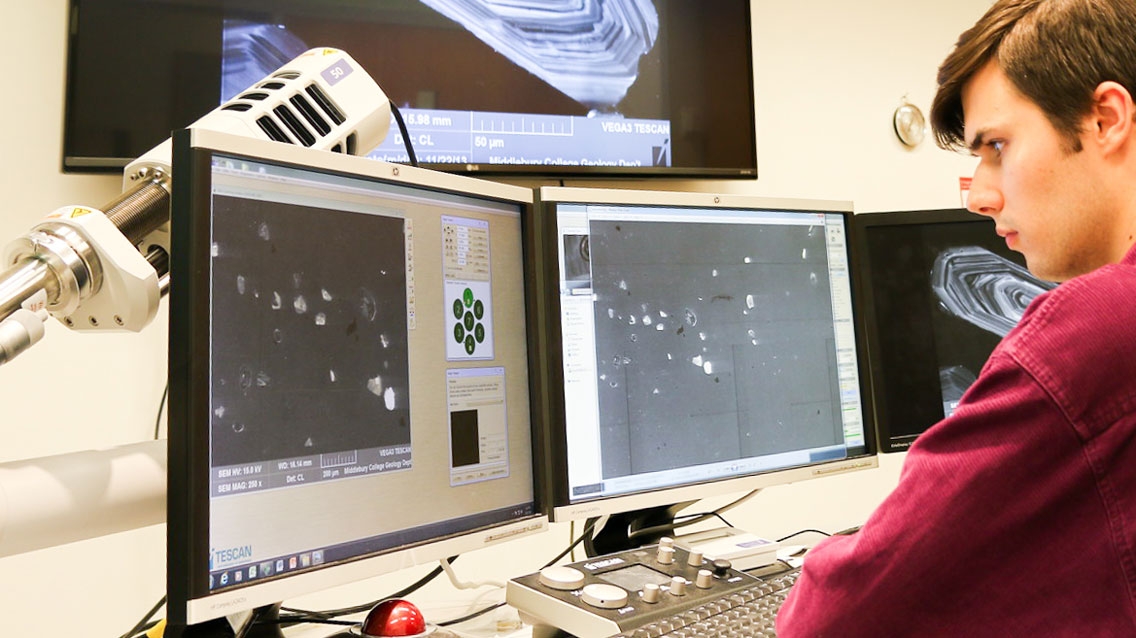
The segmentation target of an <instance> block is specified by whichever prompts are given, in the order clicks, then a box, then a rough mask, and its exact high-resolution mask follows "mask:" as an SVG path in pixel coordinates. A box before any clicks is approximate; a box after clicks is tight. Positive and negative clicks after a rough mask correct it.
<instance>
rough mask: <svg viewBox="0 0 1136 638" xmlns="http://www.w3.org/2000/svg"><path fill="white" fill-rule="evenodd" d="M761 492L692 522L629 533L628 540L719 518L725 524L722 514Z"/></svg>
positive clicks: (695, 518) (698, 517)
mask: <svg viewBox="0 0 1136 638" xmlns="http://www.w3.org/2000/svg"><path fill="white" fill-rule="evenodd" d="M759 492H761V490H759V489H758V490H753V491H750V492H748V493H746V494H745V495H744V496H742V497H741V498H739V499H737V500H736V501H733V502H731V503H727V504H725V505H723V506H722V507H719V508H718V509H716V510H714V511H712V512H709V513H707V514H695V515H692V516H693V518H691V519H690V520H687V521H682V522H680V523H668V524H666V525H655V526H653V527H644V528H642V529H637V530H634V531H631V532H628V533H627V539H628V540H634V539H636V538H641V537H643V536H651V535H655V534H662V533H666V532H673V531H675V530H677V529H679V528H681V527H688V526H690V525H694V524H696V523H701V522H703V521H705V520H708V519H711V518H715V517H717V518H719V519H721V520H722V521H723V522H725V520H726V519H724V518H722V516H721V514H722V512H728V511H730V510H732V509H734V508H735V507H737V506H739V505H741V504H742V503H745V502H746V501H748V500H749V499H751V498H753V497H754V496H757V494H758V493H759ZM726 524H727V525H729V523H726ZM731 527H732V525H731Z"/></svg>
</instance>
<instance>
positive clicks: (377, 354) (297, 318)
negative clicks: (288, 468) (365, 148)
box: [212, 196, 410, 466]
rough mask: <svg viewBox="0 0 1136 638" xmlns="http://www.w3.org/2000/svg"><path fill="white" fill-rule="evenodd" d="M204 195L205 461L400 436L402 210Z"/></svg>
mask: <svg viewBox="0 0 1136 638" xmlns="http://www.w3.org/2000/svg"><path fill="white" fill-rule="evenodd" d="M215 201H216V212H217V214H216V216H215V217H214V228H213V233H214V234H213V237H214V244H213V268H214V273H213V282H212V286H213V299H214V304H213V309H212V313H213V326H214V331H213V335H212V339H213V361H212V369H213V388H212V396H213V415H212V419H213V426H212V432H213V434H212V436H213V444H212V450H213V459H212V462H213V465H214V466H223V465H234V464H239V463H248V462H252V461H265V460H272V459H284V458H294V457H302V456H309V455H316V454H329V453H334V452H340V451H355V450H361V449H370V448H379V447H389V446H396V445H407V446H408V445H409V444H410V404H409V394H408V392H409V368H408V362H407V357H408V353H407V307H406V250H405V247H404V234H403V220H402V219H399V218H394V217H383V216H379V215H370V214H361V213H346V212H334V213H331V212H329V211H327V210H326V209H319V208H309V207H306V206H300V205H291V204H283V203H265V202H260V201H257V200H254V199H245V198H232V197H225V196H217V197H216V200H215ZM361 254H365V255H369V256H370V260H369V263H368V267H367V268H362V269H361V268H359V267H358V265H359V260H358V255H361Z"/></svg>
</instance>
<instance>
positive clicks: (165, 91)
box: [63, 0, 757, 178]
mask: <svg viewBox="0 0 1136 638" xmlns="http://www.w3.org/2000/svg"><path fill="white" fill-rule="evenodd" d="M749 5H750V2H749V0H714V1H713V2H705V1H702V0H573V1H571V2H563V1H558V2H548V1H546V0H539V1H538V0H517V1H514V2H508V3H502V2H492V1H490V0H370V1H360V0H71V11H70V38H69V50H68V73H67V103H66V115H65V129H64V148H63V167H64V170H67V171H98V170H118V169H120V168H121V167H122V166H124V165H126V164H127V163H128V162H129V161H131V160H133V159H134V158H136V157H138V156H139V155H141V154H143V153H145V152H146V151H148V150H149V149H150V148H152V147H153V146H155V145H156V144H158V143H159V142H161V141H162V140H164V139H166V137H168V136H169V132H170V131H171V130H173V129H177V128H180V127H183V126H186V125H188V124H189V123H191V122H192V121H193V120H195V119H197V118H198V117H200V116H201V115H204V114H205V113H207V112H209V111H210V110H212V109H213V108H215V107H217V106H218V105H219V104H221V103H223V102H225V101H226V100H228V99H230V98H232V97H235V96H236V95H237V94H239V93H240V92H242V91H244V90H245V89H246V88H248V87H250V86H251V85H253V84H254V83H256V82H258V81H259V80H261V79H262V78H264V77H265V76H266V75H267V74H268V73H270V72H272V71H275V70H276V69H277V68H279V67H280V66H281V65H282V64H284V63H285V62H287V61H288V60H291V59H292V58H293V57H295V56H296V55H298V54H299V53H302V52H303V51H305V50H307V49H309V48H313V47H320V46H328V47H336V48H340V49H343V50H345V51H347V52H348V53H350V54H351V56H352V57H353V58H355V60H356V61H357V62H358V63H359V64H361V65H362V66H364V68H365V70H366V71H367V72H368V73H369V74H370V75H371V76H372V77H373V78H375V80H376V82H378V84H379V86H381V87H382V88H383V90H384V91H385V92H386V93H387V95H388V96H389V97H390V98H391V100H392V101H393V102H394V103H395V105H396V106H398V108H399V110H400V111H401V113H402V114H403V117H404V119H405V120H406V125H407V129H408V134H409V138H410V141H411V143H412V145H413V148H414V151H415V154H416V155H417V157H418V160H419V162H420V164H421V165H423V166H427V167H429V168H434V169H439V170H445V171H451V172H461V173H470V174H483V175H504V176H518V177H528V176H549V177H553V178H564V177H570V176H582V177H600V176H614V177H646V176H662V177H748V178H754V177H756V176H757V150H756V142H755V138H754V84H753V65H752V41H751V27H750V6H749ZM372 156H373V157H376V158H379V159H384V160H388V161H396V162H397V161H402V162H405V161H408V154H407V152H406V149H405V147H404V144H403V139H402V135H401V134H400V133H399V132H398V128H397V127H392V128H391V133H390V135H388V138H387V140H386V141H385V142H384V143H383V144H382V145H381V146H380V147H379V148H378V149H376V151H374V152H373V153H372Z"/></svg>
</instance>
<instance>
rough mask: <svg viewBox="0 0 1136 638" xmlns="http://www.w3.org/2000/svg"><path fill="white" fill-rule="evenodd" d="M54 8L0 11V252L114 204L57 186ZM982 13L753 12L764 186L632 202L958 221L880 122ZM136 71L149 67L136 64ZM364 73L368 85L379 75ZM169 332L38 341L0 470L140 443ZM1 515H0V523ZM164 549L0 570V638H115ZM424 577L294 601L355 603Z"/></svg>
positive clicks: (74, 187)
mask: <svg viewBox="0 0 1136 638" xmlns="http://www.w3.org/2000/svg"><path fill="white" fill-rule="evenodd" d="M66 4H67V3H66V0H42V1H40V2H5V3H4V7H3V8H2V9H0V42H4V43H5V45H6V52H7V59H8V72H7V73H6V74H5V75H6V80H7V81H6V83H5V84H6V87H5V90H4V92H3V94H4V99H3V100H2V101H0V116H2V118H0V121H2V122H3V128H2V129H0V185H2V186H3V188H2V190H0V193H2V202H0V242H3V243H6V242H7V241H8V240H9V239H13V238H15V237H17V236H19V235H22V234H23V233H24V232H26V231H27V230H28V229H29V228H30V227H31V226H32V225H33V224H34V223H36V222H37V221H38V220H39V218H41V217H42V216H44V215H45V214H47V213H48V212H50V211H52V210H54V209H55V208H58V207H60V206H63V205H66V204H77V203H82V204H87V205H94V206H98V205H101V204H105V203H106V202H108V201H110V200H111V199H112V198H113V197H114V196H115V195H117V194H118V192H119V181H120V179H119V177H117V176H82V175H64V174H62V172H61V171H60V148H61V136H62V133H61V128H62V124H61V123H62V117H63V88H64V87H63V82H64V69H65V55H66V52H65V51H66V24H67V20H66V11H67V7H66ZM988 6H989V0H957V1H956V2H935V1H932V0H922V1H920V2H915V3H912V2H910V1H904V0H865V1H864V2H856V3H850V2H845V1H844V0H803V1H801V2H779V3H772V2H761V1H760V0H754V26H755V29H754V33H755V36H754V39H755V47H756V56H755V57H756V63H755V73H756V76H757V91H758V101H757V113H756V117H757V123H758V125H757V133H758V159H759V172H760V178H759V179H758V180H757V181H756V182H753V181H745V182H732V181H731V182H725V181H710V182H702V183H686V184H674V183H648V184H639V186H642V187H660V188H692V189H699V190H711V191H713V190H719V191H730V192H747V193H754V194H759V195H767V196H776V197H807V198H819V199H839V200H852V201H853V202H854V203H855V205H856V209H857V211H880V210H900V209H921V208H947V207H954V206H958V204H959V194H958V177H959V176H962V175H969V173H970V171H971V170H972V167H973V162H972V161H971V160H970V159H969V158H966V157H960V156H956V155H952V154H950V153H947V152H944V151H941V150H938V149H937V148H935V147H934V144H933V143H932V142H930V141H929V140H928V141H927V142H925V143H924V144H923V145H922V146H920V147H919V148H917V149H915V150H908V149H906V148H904V147H903V146H902V145H901V144H900V143H899V142H898V141H897V140H896V138H895V136H894V134H893V133H892V130H891V114H892V111H893V110H894V109H895V107H896V106H898V105H899V103H900V101H901V99H902V98H903V97H904V96H905V95H906V96H908V99H909V100H910V101H911V102H913V103H914V104H916V105H918V106H920V107H921V108H923V109H924V111H926V110H927V109H928V108H929V103H930V99H931V96H932V94H933V91H934V87H935V83H934V78H935V73H936V69H937V66H938V63H939V62H940V61H941V59H942V57H943V56H944V55H945V54H946V53H947V52H948V51H949V49H950V47H951V46H952V45H953V43H954V41H955V39H956V37H957V35H958V34H959V33H960V32H961V31H962V30H963V29H965V28H966V27H968V26H969V25H970V24H971V23H972V22H973V21H974V20H975V19H976V18H977V17H978V16H979V15H981V13H982V12H983V11H985V9H986V8H987V7H988ZM123 45H124V46H126V43H124V44H123ZM138 60H139V64H145V52H144V51H139V52H138ZM368 71H370V72H371V73H372V75H374V76H375V78H376V79H377V81H378V82H379V83H380V85H381V84H382V70H381V69H368ZM129 72H130V71H129V70H128V69H124V70H123V73H129ZM144 89H145V87H139V90H144ZM579 184H584V182H579ZM606 184H609V185H610V182H606ZM165 322H166V315H165V313H164V311H163V312H162V313H161V314H160V315H159V317H158V320H157V321H156V322H155V323H154V324H153V325H152V326H151V327H149V328H148V329H147V330H145V331H144V332H143V333H142V334H138V335H83V334H74V333H71V332H69V331H68V330H67V329H65V328H63V327H62V326H61V325H59V324H54V323H53V324H52V325H51V326H49V329H48V335H47V338H46V339H45V340H44V342H43V343H41V344H39V345H38V346H36V347H35V348H33V349H32V350H31V351H30V352H29V353H26V354H24V355H23V356H22V357H21V358H20V359H18V360H17V361H16V362H15V363H13V364H10V365H8V366H6V367H3V368H0V462H3V461H11V460H17V459H27V458H32V457H37V456H44V455H52V454H59V453H63V452H69V451H75V450H84V449H91V448H102V447H109V446H113V445H119V444H122V443H128V442H133V441H138V440H142V439H145V438H147V437H148V436H150V433H151V432H152V429H153V425H154V418H155V415H156V412H157V409H158V405H159V401H160V398H161V394H162V390H163V387H164V384H165V365H166V354H165V339H166V329H165ZM901 462H902V455H889V456H886V457H884V458H883V459H882V465H883V467H882V468H881V469H879V470H875V471H872V472H861V473H858V474H855V475H849V476H846V477H835V478H827V479H822V480H818V481H812V482H807V483H803V484H800V485H794V486H787V487H780V488H772V489H769V490H767V491H766V492H765V493H763V494H761V495H759V496H758V497H757V498H756V499H754V500H753V501H752V502H750V503H748V504H747V505H746V506H744V507H743V508H740V509H739V510H737V511H735V513H733V514H732V515H731V517H730V518H731V519H732V520H733V521H734V522H735V524H738V525H739V526H742V527H748V528H750V529H752V530H754V531H758V532H760V533H764V534H766V535H768V536H778V535H782V534H787V533H790V532H792V531H795V530H798V529H802V528H806V527H819V528H822V529H828V530H832V531H835V530H837V529H841V528H843V527H847V526H850V525H854V524H858V523H860V522H862V521H863V519H864V518H865V517H866V516H867V514H868V513H869V512H870V511H871V509H872V508H873V506H874V505H875V504H876V503H878V502H879V500H880V499H881V498H882V497H883V496H884V495H885V494H886V493H887V492H888V490H889V489H890V488H891V487H892V486H893V485H894V484H895V481H896V478H897V476H898V472H899V465H900V463H901ZM3 515H4V514H3V503H0V524H2V522H3V518H2V517H3ZM164 533H165V532H164V527H163V526H154V527H151V528H147V529H143V530H137V531H133V532H126V533H122V534H118V535H114V536H110V537H104V538H101V539H97V540H93V541H86V542H81V543H75V544H72V545H68V546H64V547H57V548H52V549H47V550H41V551H36V552H31V553H27V554H22V555H17V556H13V557H8V558H3V559H0V592H3V595H0V635H3V636H13V637H15V636H34V635H42V634H43V633H44V628H43V625H44V623H51V624H56V623H59V622H67V621H69V620H70V621H72V622H76V623H79V625H78V629H79V630H78V631H77V633H80V634H82V635H85V636H117V635H118V634H120V633H122V632H124V631H126V630H127V629H128V628H129V627H130V626H132V625H133V623H134V622H135V621H136V620H137V618H138V617H140V616H141V615H142V614H143V613H144V612H145V611H146V610H147V609H148V608H149V607H150V606H151V605H152V603H153V602H155V601H156V600H157V599H158V598H159V597H160V596H161V595H162V594H163V591H164V551H165V547H164ZM568 534H569V531H568V528H567V526H564V525H558V526H555V527H554V529H553V531H552V532H551V533H549V534H546V535H543V536H541V537H538V538H534V539H528V540H525V541H522V542H518V543H514V544H511V545H508V546H506V547H505V548H502V549H495V550H484V551H482V552H479V553H478V555H476V556H473V557H469V558H463V560H462V561H460V562H459V563H458V564H457V568H458V571H459V574H462V575H463V576H466V577H469V578H500V579H504V578H507V577H509V576H511V575H516V574H519V573H524V572H528V571H533V570H535V569H537V568H539V566H540V565H541V564H543V563H544V562H545V561H546V560H547V559H548V558H551V557H552V556H553V555H555V554H556V553H557V552H558V551H559V549H560V548H561V547H563V546H564V545H565V544H566V541H567V539H568ZM422 571H424V570H408V571H407V572H403V573H399V574H396V575H393V576H390V577H386V578H383V579H377V580H375V581H371V582H368V583H366V584H364V585H363V586H353V587H352V588H345V589H344V590H341V591H335V592H329V593H326V594H324V595H322V596H315V597H312V598H310V599H308V600H306V601H301V602H304V603H306V604H310V605H312V606H319V605H327V606H331V605H339V604H341V603H350V602H359V601H364V600H369V599H371V598H373V597H379V596H381V595H382V594H384V593H386V592H389V591H392V590H394V589H396V588H398V587H400V586H402V585H403V584H405V583H407V582H410V581H411V580H413V579H415V578H416V577H417V575H418V574H420V573H422ZM466 598H468V594H458V593H454V591H453V590H451V589H450V588H449V587H448V585H445V584H439V585H436V586H432V587H431V588H429V589H428V590H427V591H426V592H425V593H424V595H423V596H422V597H421V598H419V599H418V600H419V602H420V603H421V604H422V605H423V607H424V608H425V609H426V611H427V612H428V613H430V612H433V618H434V619H441V618H445V617H450V616H451V614H452V613H456V612H457V611H458V610H457V609H453V608H451V607H449V606H450V605H452V604H453V603H454V602H455V601H461V600H464V599H466Z"/></svg>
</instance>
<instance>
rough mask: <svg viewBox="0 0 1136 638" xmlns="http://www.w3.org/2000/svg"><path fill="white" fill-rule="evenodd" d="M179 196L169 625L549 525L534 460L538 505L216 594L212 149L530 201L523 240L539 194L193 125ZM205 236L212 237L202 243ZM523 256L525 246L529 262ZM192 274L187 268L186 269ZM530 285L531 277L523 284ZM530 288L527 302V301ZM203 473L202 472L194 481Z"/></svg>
mask: <svg viewBox="0 0 1136 638" xmlns="http://www.w3.org/2000/svg"><path fill="white" fill-rule="evenodd" d="M173 142H174V145H173V166H174V173H175V175H176V177H174V178H173V180H172V184H173V185H172V199H171V240H172V242H171V253H172V254H171V259H170V271H171V282H172V285H171V287H170V313H169V314H170V327H169V335H170V338H169V364H168V365H169V380H170V387H169V444H168V485H167V489H168V493H167V561H166V572H167V596H168V602H167V607H168V622H169V623H170V625H171V627H179V626H187V625H195V624H199V623H202V622H206V621H209V620H213V619H216V618H221V617H223V616H230V615H233V614H235V613H239V612H244V611H248V610H251V609H254V608H256V607H260V606H264V605H272V604H274V603H278V602H280V601H282V600H285V599H288V598H291V597H294V596H298V595H301V594H305V593H310V592H314V591H318V590H322V589H326V588H329V587H333V586H337V585H342V584H346V583H350V582H355V581H358V580H362V579H365V578H369V577H373V576H378V575H382V574H386V573H390V572H393V571H397V570H399V569H404V568H407V567H411V566H414V565H419V564H424V563H429V562H432V561H437V560H441V559H444V558H446V557H449V556H454V555H457V554H461V553H463V552H466V551H472V550H474V549H480V548H483V547H488V546H490V545H495V544H497V543H501V542H505V541H508V540H512V539H514V538H517V537H520V536H526V535H529V534H535V533H539V532H543V531H546V530H547V528H548V518H547V515H545V514H544V513H543V509H544V505H543V501H542V492H541V490H540V489H539V483H538V482H537V481H538V477H537V468H536V467H534V468H533V472H532V476H533V505H534V513H533V514H532V515H529V516H524V517H522V518H519V519H517V520H514V521H509V522H506V523H498V524H494V525H491V526H488V527H482V528H478V529H474V530H469V531H466V532H459V533H457V534H453V535H450V536H446V537H444V538H439V539H432V540H429V541H424V542H420V543H415V544H413V545H410V546H407V547H402V548H395V549H391V550H387V551H384V552H381V553H378V554H373V555H370V556H365V557H361V558H357V559H354V560H351V561H347V562H343V563H338V564H334V565H329V566H327V567H326V568H322V569H317V570H313V571H308V572H299V573H296V574H293V575H288V576H283V577H278V578H275V579H270V580H266V581H262V582H258V583H255V584H253V585H249V586H245V587H240V588H230V589H225V590H222V591H220V592H216V593H209V591H208V568H207V565H208V553H209V547H208V539H209V488H208V479H205V480H201V479H200V476H201V475H202V474H203V473H204V474H205V475H206V476H208V472H209V428H207V427H206V428H202V427H191V426H190V424H192V423H202V422H205V423H208V422H209V418H208V414H209V399H208V384H209V347H210V344H209V337H208V334H209V331H208V328H209V313H208V301H209V295H210V290H209V283H208V277H207V276H204V275H206V274H207V273H208V272H209V254H208V251H207V250H204V249H203V248H202V246H203V245H206V246H207V245H208V238H209V236H210V235H209V224H210V220H209V216H208V215H199V216H195V215H193V211H194V210H200V209H201V208H200V207H201V206H203V205H207V202H208V201H209V200H210V196H211V193H210V187H209V184H210V178H209V176H210V172H211V162H210V160H211V157H212V156H213V154H214V153H221V154H224V155H226V156H237V157H248V158H250V159H251V160H255V161H266V162H270V163H275V164H280V165H288V166H295V167H305V168H308V169H314V170H317V171H322V172H328V173H333V174H343V175H349V176H354V177H362V178H364V179H369V180H374V181H381V182H388V183H392V184H402V185H420V186H426V187H429V188H431V189H433V190H437V191H441V192H451V193H458V194H474V195H478V196H481V197H484V198H487V199H490V200H494V201H498V202H505V203H510V204H516V205H518V206H520V207H521V216H520V223H521V225H522V228H521V231H522V232H521V233H520V237H521V239H522V246H521V248H522V251H524V250H527V248H526V247H525V246H524V245H523V238H524V237H525V235H526V233H525V232H524V228H525V226H527V225H528V224H529V223H530V221H531V219H532V212H533V207H532V191H531V190H530V189H526V188H520V187H516V186H510V185H505V184H498V183H495V182H488V181H484V180H476V179H472V178H468V177H462V176H458V175H452V174H445V173H437V172H434V171H428V170H425V169H416V168H412V167H407V166H402V165H397V164H387V163H384V162H377V161H374V160H369V159H366V158H361V157H355V156H349V155H340V154H336V153H331V152H326V151H319V150H313V149H307V148H303V147H297V146H293V145H288V144H280V143H278V142H268V141H263V140H255V139H250V138H246V137H241V136H234V135H230V134H225V133H218V132H214V131H208V130H196V129H184V130H180V131H177V132H175V134H174V136H173ZM202 238H205V239H206V243H205V244H202V243H201V242H202ZM524 258H525V255H524V254H522V259H524ZM182 273H187V274H186V275H183V274H182ZM525 288H526V290H527V288H528V286H527V283H526V285H525ZM528 297H529V295H528V294H527V292H526V295H525V299H524V302H523V303H524V305H525V306H529V305H530V300H529V298H528ZM527 339H528V342H527V350H528V352H527V360H526V363H527V365H528V366H529V368H530V370H531V369H532V366H533V365H534V363H533V360H534V356H533V349H532V335H529V336H528V337H527ZM529 408H530V409H529V418H530V424H532V425H531V429H532V441H533V448H532V458H533V463H534V466H536V465H538V459H539V457H538V456H537V454H538V447H537V435H538V431H539V428H537V427H536V425H535V424H536V423H537V421H535V420H534V419H535V418H536V414H537V412H538V411H537V409H536V404H535V403H534V402H533V401H532V399H531V391H530V401H529ZM195 476H196V477H198V479H197V480H195V479H194V477H195Z"/></svg>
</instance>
